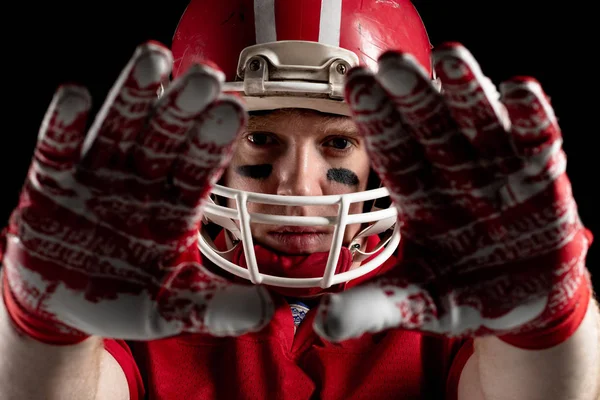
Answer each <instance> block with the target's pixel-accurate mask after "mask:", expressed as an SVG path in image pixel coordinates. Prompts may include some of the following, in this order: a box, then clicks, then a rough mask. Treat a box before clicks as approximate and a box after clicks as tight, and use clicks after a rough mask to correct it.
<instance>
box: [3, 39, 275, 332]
mask: <svg viewBox="0 0 600 400" xmlns="http://www.w3.org/2000/svg"><path fill="white" fill-rule="evenodd" d="M171 65H172V56H171V53H170V52H169V50H168V49H166V48H165V47H163V46H162V45H160V44H158V43H154V42H149V43H146V44H144V45H142V46H140V47H139V48H138V49H137V50H136V52H135V54H134V56H133V58H132V59H131V60H130V62H129V63H128V64H127V66H126V67H125V68H124V70H123V72H122V74H121V75H120V76H119V78H118V80H117V82H116V84H115V85H114V87H113V88H112V90H111V91H110V93H109V95H108V98H107V99H106V101H105V103H104V104H103V106H102V108H101V109H100V111H99V112H98V115H97V116H96V120H95V121H94V122H93V124H92V125H91V128H90V129H89V130H88V131H87V134H86V133H85V128H86V121H87V117H88V113H89V111H90V103H91V101H90V96H89V94H88V92H87V90H86V89H84V88H82V87H79V86H74V85H67V86H62V87H61V88H59V89H58V91H57V93H56V94H55V96H54V98H53V100H52V103H51V105H50V107H49V109H48V111H47V114H46V116H45V118H44V121H43V123H42V127H41V130H40V133H39V138H38V143H37V146H36V149H35V153H34V157H33V161H32V164H31V166H30V169H29V172H28V175H27V179H26V182H25V184H24V186H23V190H22V193H21V197H20V201H19V204H18V206H17V208H16V209H15V210H14V212H13V213H12V215H11V219H10V223H9V227H8V229H7V233H6V238H5V240H6V243H5V246H6V248H5V254H4V258H3V260H2V262H3V265H4V268H3V275H4V277H3V278H4V279H3V285H4V288H3V295H4V300H5V303H6V305H7V309H8V310H9V314H10V315H11V317H12V319H13V321H14V322H15V323H16V325H17V327H18V328H19V329H20V330H22V331H24V332H25V333H27V334H29V335H30V336H32V337H35V338H36V339H38V340H41V341H45V342H48V343H65V344H66V343H75V342H78V341H80V340H82V339H84V338H86V337H87V336H88V335H99V336H103V337H112V338H123V339H132V340H150V339H156V338H161V337H167V336H173V335H176V334H179V333H184V332H190V333H194V332H203V333H210V334H213V335H218V336H224V335H239V334H243V333H246V332H249V331H256V330H259V329H260V328H262V327H263V326H264V325H265V324H266V323H267V322H268V321H269V320H270V318H271V315H272V313H273V306H272V303H271V298H270V296H269V294H268V292H267V291H266V290H264V289H263V288H262V287H260V286H254V285H248V286H241V285H234V284H232V283H230V282H228V281H227V280H225V279H223V278H220V277H217V276H214V275H213V274H211V273H210V272H208V271H207V270H206V269H204V268H203V267H202V266H201V265H200V264H199V263H198V257H197V247H196V246H197V232H198V226H199V223H200V220H201V214H202V206H203V204H204V201H205V199H206V197H207V196H208V193H209V191H210V186H211V185H212V184H213V183H214V182H215V181H216V180H217V179H218V177H219V176H220V175H221V173H222V171H223V169H224V167H225V165H226V163H227V162H228V161H229V158H230V155H231V152H232V147H233V143H234V138H235V137H236V135H237V133H238V132H239V131H240V130H241V129H242V128H243V126H244V124H245V122H246V118H247V114H246V111H245V109H244V107H243V106H242V105H241V104H240V103H239V102H238V101H237V100H235V99H234V98H231V97H228V96H227V95H224V94H223V93H222V92H221V85H222V81H223V76H222V73H221V72H219V71H217V70H214V69H212V68H210V67H208V66H204V65H196V66H194V67H192V68H190V70H188V72H187V73H186V74H185V75H184V76H182V77H180V78H178V79H177V80H175V81H174V82H172V83H171V84H170V85H169V87H168V89H167V90H166V91H165V93H164V94H163V95H162V96H161V98H160V99H157V95H156V93H157V90H158V89H159V88H160V84H161V82H164V81H165V80H166V79H167V78H168V76H169V74H170V71H171Z"/></svg>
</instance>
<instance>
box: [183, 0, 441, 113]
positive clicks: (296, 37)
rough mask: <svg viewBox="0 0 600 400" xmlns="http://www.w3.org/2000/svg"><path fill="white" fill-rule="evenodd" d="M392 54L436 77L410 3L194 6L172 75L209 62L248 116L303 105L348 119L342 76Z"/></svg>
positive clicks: (294, 1) (311, 0) (271, 1)
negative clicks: (403, 54)
mask: <svg viewBox="0 0 600 400" xmlns="http://www.w3.org/2000/svg"><path fill="white" fill-rule="evenodd" d="M388 49H390V50H402V51H404V52H409V53H411V54H412V55H414V57H415V58H416V59H417V60H418V61H419V62H420V64H421V65H422V66H423V67H424V68H425V69H426V71H427V72H428V73H429V74H430V75H432V74H433V72H432V67H431V57H430V54H431V44H430V42H429V38H428V36H427V32H426V30H425V27H424V25H423V22H422V20H421V18H420V16H419V14H418V12H417V10H416V9H415V7H414V6H413V4H412V3H411V2H410V0H302V1H298V0H219V1H208V0H192V1H191V2H190V3H189V5H188V7H187V8H186V10H185V12H184V13H183V16H182V17H181V19H180V21H179V24H178V26H177V29H176V31H175V35H174V37H173V43H172V51H173V56H174V59H175V62H174V68H173V76H174V77H177V76H179V75H180V74H181V73H182V72H183V71H185V70H186V69H187V68H188V67H189V66H190V65H192V64H193V63H194V62H206V61H207V60H208V61H211V62H213V63H215V64H216V65H217V66H218V67H219V68H220V69H221V70H222V71H223V72H224V73H225V76H226V81H227V82H229V84H227V85H226V86H225V89H226V90H228V91H235V92H237V93H238V94H240V95H242V96H243V97H245V98H246V101H247V106H248V109H249V110H250V111H252V110H262V109H271V108H283V107H304V106H306V107H307V108H311V109H317V110H319V111H324V112H332V113H336V114H344V115H348V111H347V109H346V108H345V104H344V103H343V102H340V101H339V100H340V99H342V97H343V94H342V87H343V78H344V74H345V73H346V71H347V70H348V68H350V67H353V66H355V65H357V64H362V65H366V66H368V67H371V68H375V67H376V60H377V58H378V57H379V55H380V54H381V53H382V52H383V51H385V50H388ZM290 96H291V97H293V98H292V99H290ZM323 100H335V101H334V102H330V101H323Z"/></svg>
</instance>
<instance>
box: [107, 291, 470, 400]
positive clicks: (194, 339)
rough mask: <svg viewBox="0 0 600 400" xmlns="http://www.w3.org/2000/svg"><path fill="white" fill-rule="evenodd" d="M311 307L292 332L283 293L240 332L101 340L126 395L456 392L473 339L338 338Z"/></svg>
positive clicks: (280, 398)
mask: <svg viewBox="0 0 600 400" xmlns="http://www.w3.org/2000/svg"><path fill="white" fill-rule="evenodd" d="M315 311H316V309H312V310H310V311H309V312H308V313H307V315H306V317H305V318H304V320H303V321H302V323H301V324H300V325H299V326H298V331H297V332H296V334H294V320H293V317H292V313H291V309H290V307H289V306H288V305H287V303H286V302H285V300H284V299H283V298H278V299H277V309H276V312H275V314H274V316H273V320H272V321H271V323H270V324H269V325H268V326H267V327H266V328H265V329H263V330H262V331H260V332H257V333H249V334H246V335H243V336H240V337H227V338H217V337H213V336H210V335H198V334H194V335H184V336H179V337H173V338H168V339H161V340H155V341H150V342H128V343H129V346H130V347H128V346H127V344H126V343H125V342H123V341H114V340H108V339H107V340H105V347H106V349H107V350H108V351H109V352H110V353H111V354H113V356H114V357H115V359H116V360H117V361H118V362H119V364H120V365H121V367H122V368H123V370H124V372H125V375H126V377H127V381H128V383H129V388H130V393H131V398H132V399H133V400H138V399H140V400H141V399H150V400H155V399H161V400H175V399H177V400H179V399H186V400H199V399H228V400H229V399H231V400H234V399H240V400H242V399H243V400H249V399H257V400H258V399H261V400H263V399H264V400H267V399H277V400H309V399H347V400H350V399H395V400H409V399H410V400H413V399H456V396H457V388H458V378H459V377H460V372H461V371H462V368H463V366H464V365H465V363H466V361H467V359H468V357H469V356H470V355H471V353H472V343H471V341H464V342H463V341H457V340H451V339H442V338H435V337H431V336H426V335H423V334H420V333H417V332H409V331H402V330H388V331H385V332H381V333H378V334H365V335H363V336H362V337H360V338H357V339H350V340H347V341H345V342H342V343H340V344H334V343H328V342H326V341H323V340H322V339H321V338H320V337H319V336H318V335H317V334H315V333H314V331H313V330H312V321H313V319H314V315H315Z"/></svg>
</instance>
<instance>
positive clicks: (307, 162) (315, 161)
mask: <svg viewBox="0 0 600 400" xmlns="http://www.w3.org/2000/svg"><path fill="white" fill-rule="evenodd" d="M320 158H321V157H320V155H319V154H318V151H317V150H316V149H314V148H313V146H311V145H310V144H306V145H298V146H296V147H295V148H293V149H291V151H287V152H286V153H285V154H283V155H282V157H281V158H280V162H279V163H277V164H278V165H277V166H276V168H277V171H276V173H277V174H278V175H279V185H278V188H277V194H279V195H282V196H319V195H322V194H323V190H322V188H321V184H320V182H321V178H322V176H324V174H325V173H324V172H323V171H322V170H323V166H322V160H321V159H320Z"/></svg>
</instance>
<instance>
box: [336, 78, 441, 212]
mask: <svg viewBox="0 0 600 400" xmlns="http://www.w3.org/2000/svg"><path fill="white" fill-rule="evenodd" d="M346 101H347V102H348V104H349V105H350V110H351V112H352V114H353V116H354V122H355V123H356V125H357V127H358V128H359V129H360V131H361V133H362V135H363V137H364V139H365V143H366V148H367V151H368V152H369V159H370V160H371V164H372V166H373V169H374V170H375V171H376V172H377V173H378V175H379V177H380V179H381V180H382V183H383V184H384V185H385V186H386V187H387V188H388V189H389V190H390V195H391V197H392V199H393V200H394V201H396V204H402V203H403V202H404V201H405V200H407V199H408V198H410V197H412V196H415V195H417V196H418V195H419V193H422V192H423V191H424V190H426V189H428V188H430V187H431V181H430V175H429V168H430V166H429V164H428V163H427V161H426V159H425V155H424V154H423V148H422V147H421V146H420V145H419V143H418V142H417V141H416V140H415V139H414V137H412V136H411V135H410V134H409V132H408V131H407V129H406V127H405V126H404V124H403V121H402V118H401V117H400V114H399V113H398V112H397V110H396V108H395V106H394V104H393V103H392V101H391V100H390V99H389V98H388V96H387V94H386V92H385V90H384V89H383V87H382V86H381V84H380V83H379V82H378V81H377V80H376V79H375V77H374V76H373V75H372V73H371V72H369V71H367V70H366V69H363V68H360V67H359V68H355V69H353V70H352V71H350V73H349V74H348V77H347V82H346Z"/></svg>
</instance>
